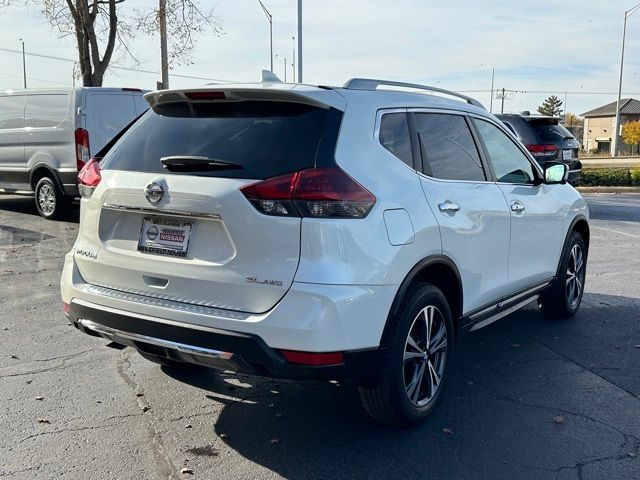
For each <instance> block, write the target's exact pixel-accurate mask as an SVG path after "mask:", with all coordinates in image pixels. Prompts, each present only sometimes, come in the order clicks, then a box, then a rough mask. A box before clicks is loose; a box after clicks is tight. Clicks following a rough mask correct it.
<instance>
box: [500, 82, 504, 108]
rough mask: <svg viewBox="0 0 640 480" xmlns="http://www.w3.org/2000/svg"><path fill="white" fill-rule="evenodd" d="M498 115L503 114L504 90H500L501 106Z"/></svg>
mask: <svg viewBox="0 0 640 480" xmlns="http://www.w3.org/2000/svg"><path fill="white" fill-rule="evenodd" d="M500 113H504V88H503V89H502V105H501V106H500Z"/></svg>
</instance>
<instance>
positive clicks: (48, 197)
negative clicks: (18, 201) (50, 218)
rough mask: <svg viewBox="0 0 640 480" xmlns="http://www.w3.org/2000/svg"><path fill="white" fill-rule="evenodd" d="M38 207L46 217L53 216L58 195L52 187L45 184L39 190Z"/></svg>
mask: <svg viewBox="0 0 640 480" xmlns="http://www.w3.org/2000/svg"><path fill="white" fill-rule="evenodd" d="M38 205H40V209H41V210H42V211H43V212H44V213H45V215H51V214H52V213H53V211H54V210H55V208H56V194H55V192H54V191H53V188H52V187H51V185H48V184H46V183H45V184H44V185H42V186H41V187H40V190H38Z"/></svg>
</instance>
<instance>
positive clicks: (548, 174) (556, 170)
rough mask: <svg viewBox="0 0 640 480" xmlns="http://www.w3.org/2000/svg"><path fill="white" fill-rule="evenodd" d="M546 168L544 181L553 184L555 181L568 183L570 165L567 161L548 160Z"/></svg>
mask: <svg viewBox="0 0 640 480" xmlns="http://www.w3.org/2000/svg"><path fill="white" fill-rule="evenodd" d="M543 168H544V183H546V184H550V185H553V184H555V183H567V178H568V177H569V167H568V166H567V164H566V163H560V162H547V163H545V164H544V166H543Z"/></svg>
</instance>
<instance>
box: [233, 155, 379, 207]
mask: <svg viewBox="0 0 640 480" xmlns="http://www.w3.org/2000/svg"><path fill="white" fill-rule="evenodd" d="M240 190H241V191H242V193H243V194H244V196H245V197H247V199H248V200H249V201H250V202H251V204H252V205H253V206H254V207H255V208H256V209H257V210H259V211H260V212H262V213H264V214H265V215H278V216H286V217H316V218H364V217H366V216H367V214H368V213H369V211H370V210H371V208H372V207H373V205H374V204H375V203H376V197H374V196H373V195H372V194H371V192H369V191H368V190H367V189H366V188H364V187H363V186H362V185H360V184H359V183H358V182H356V181H355V180H354V179H353V178H351V177H350V176H349V175H347V174H346V173H345V172H344V171H343V170H341V169H340V168H338V167H331V168H311V169H308V170H302V171H300V172H294V173H289V174H286V175H280V176H278V177H273V178H269V179H267V180H264V181H262V182H258V183H253V184H251V185H247V186H245V187H242V188H241V189H240Z"/></svg>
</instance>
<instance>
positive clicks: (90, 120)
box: [84, 92, 136, 154]
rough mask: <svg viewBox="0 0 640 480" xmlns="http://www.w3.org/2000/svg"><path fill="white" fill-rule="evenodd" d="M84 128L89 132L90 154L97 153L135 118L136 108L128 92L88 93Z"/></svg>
mask: <svg viewBox="0 0 640 480" xmlns="http://www.w3.org/2000/svg"><path fill="white" fill-rule="evenodd" d="M84 111H85V114H86V120H85V128H86V129H87V131H88V132H89V147H90V149H91V152H92V154H93V153H96V152H98V151H99V150H101V149H102V147H104V146H105V145H106V143H107V142H108V141H109V140H111V139H112V138H113V137H115V136H116V134H117V133H118V132H120V130H122V129H123V128H124V127H125V126H126V125H128V124H129V123H130V122H131V120H133V119H134V118H136V107H135V104H134V101H133V95H132V94H131V93H130V92H123V93H106V92H104V93H102V92H89V94H88V95H87V100H86V106H85V110H84Z"/></svg>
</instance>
